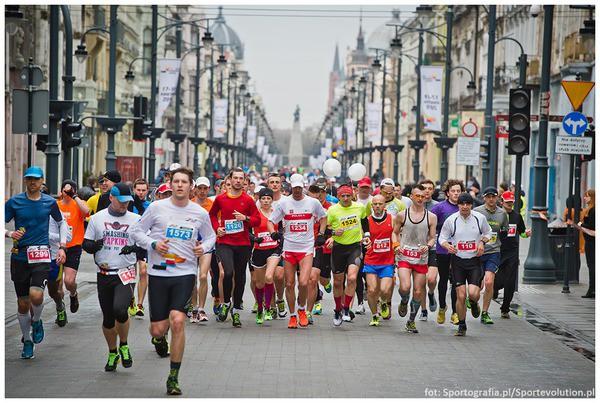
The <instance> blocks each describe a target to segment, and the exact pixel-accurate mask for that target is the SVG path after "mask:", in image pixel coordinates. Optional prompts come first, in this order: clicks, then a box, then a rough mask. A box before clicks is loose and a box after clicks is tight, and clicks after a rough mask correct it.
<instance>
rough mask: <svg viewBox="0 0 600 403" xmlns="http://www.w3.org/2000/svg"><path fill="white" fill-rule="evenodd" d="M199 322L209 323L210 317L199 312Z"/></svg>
mask: <svg viewBox="0 0 600 403" xmlns="http://www.w3.org/2000/svg"><path fill="white" fill-rule="evenodd" d="M198 322H208V315H207V314H206V312H204V311H199V312H198Z"/></svg>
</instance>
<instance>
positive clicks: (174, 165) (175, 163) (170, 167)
mask: <svg viewBox="0 0 600 403" xmlns="http://www.w3.org/2000/svg"><path fill="white" fill-rule="evenodd" d="M179 168H181V164H178V163H177V162H174V163H172V164H171V165H169V171H171V172H173V171H174V170H176V169H179Z"/></svg>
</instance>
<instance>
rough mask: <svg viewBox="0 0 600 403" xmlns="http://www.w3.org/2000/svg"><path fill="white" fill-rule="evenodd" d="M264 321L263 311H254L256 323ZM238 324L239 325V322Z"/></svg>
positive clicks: (260, 323) (259, 323)
mask: <svg viewBox="0 0 600 403" xmlns="http://www.w3.org/2000/svg"><path fill="white" fill-rule="evenodd" d="M264 321H265V315H264V312H263V311H260V312H256V324H257V325H262V324H263V322H264ZM240 326H241V324H240Z"/></svg>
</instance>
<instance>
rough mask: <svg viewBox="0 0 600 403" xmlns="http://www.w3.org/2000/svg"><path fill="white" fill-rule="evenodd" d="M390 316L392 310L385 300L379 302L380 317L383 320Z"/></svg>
mask: <svg viewBox="0 0 600 403" xmlns="http://www.w3.org/2000/svg"><path fill="white" fill-rule="evenodd" d="M391 317H392V311H391V310H390V306H389V305H388V303H387V302H382V303H381V318H382V319H383V320H389V319H390V318H391Z"/></svg>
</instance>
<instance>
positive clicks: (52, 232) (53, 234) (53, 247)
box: [48, 213, 73, 260]
mask: <svg viewBox="0 0 600 403" xmlns="http://www.w3.org/2000/svg"><path fill="white" fill-rule="evenodd" d="M61 215H62V216H63V220H62V222H63V223H66V222H67V220H66V219H65V215H64V214H62V213H61ZM65 228H66V229H67V235H66V236H67V242H66V243H69V242H71V239H72V238H73V234H72V232H71V227H70V226H68V225H65ZM60 231H61V227H60V226H59V225H58V223H57V222H56V221H54V218H52V216H50V218H49V222H48V241H49V242H50V259H52V260H55V259H56V255H57V254H58V249H59V248H60V235H61V234H60Z"/></svg>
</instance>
